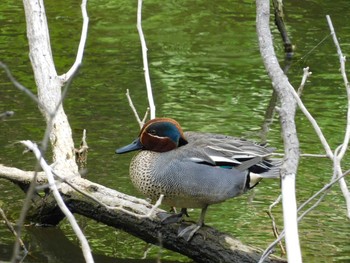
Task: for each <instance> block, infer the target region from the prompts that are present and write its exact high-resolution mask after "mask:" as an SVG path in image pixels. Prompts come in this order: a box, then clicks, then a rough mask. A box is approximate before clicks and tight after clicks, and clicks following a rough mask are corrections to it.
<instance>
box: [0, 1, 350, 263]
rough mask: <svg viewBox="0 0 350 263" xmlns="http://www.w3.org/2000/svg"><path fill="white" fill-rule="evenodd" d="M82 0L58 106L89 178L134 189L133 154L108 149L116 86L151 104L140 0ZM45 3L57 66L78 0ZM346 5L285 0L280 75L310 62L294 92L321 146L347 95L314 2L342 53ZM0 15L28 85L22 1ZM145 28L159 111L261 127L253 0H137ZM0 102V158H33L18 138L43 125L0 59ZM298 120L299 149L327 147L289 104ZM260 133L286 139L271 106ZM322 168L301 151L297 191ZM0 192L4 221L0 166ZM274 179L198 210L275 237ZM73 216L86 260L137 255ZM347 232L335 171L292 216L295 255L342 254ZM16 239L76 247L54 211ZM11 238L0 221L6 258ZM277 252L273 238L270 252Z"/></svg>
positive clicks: (129, 122)
mask: <svg viewBox="0 0 350 263" xmlns="http://www.w3.org/2000/svg"><path fill="white" fill-rule="evenodd" d="M88 5H89V6H88V13H89V17H90V25H89V35H88V41H87V45H86V50H85V54H84V62H83V66H82V68H81V70H80V72H79V74H78V76H77V77H76V78H75V80H74V82H73V84H72V86H71V87H70V89H69V93H68V97H67V99H66V100H65V102H64V106H65V111H66V113H67V115H68V117H69V120H70V124H71V127H72V129H73V133H74V139H75V142H76V145H78V144H79V142H80V138H81V135H82V130H83V129H87V136H88V143H89V146H90V152H89V160H88V175H87V177H88V179H90V180H91V181H94V182H97V183H100V184H102V185H106V186H109V187H111V188H114V189H117V190H118V191H121V192H125V193H128V194H131V195H136V196H139V197H141V195H140V194H139V193H137V191H136V190H135V189H134V188H133V186H132V185H131V182H130V180H129V177H128V165H129V162H130V159H131V157H132V154H128V155H122V156H116V155H115V154H114V150H115V148H117V147H119V146H123V145H125V144H127V143H129V142H131V140H133V139H134V137H136V136H137V134H138V129H139V128H138V124H137V123H136V121H135V119H134V116H133V114H132V112H131V110H130V108H129V106H128V103H127V100H126V97H125V92H126V89H129V90H130V93H131V96H132V99H133V101H134V104H135V105H136V108H137V109H138V111H139V113H140V115H143V113H144V111H145V109H146V107H147V105H148V102H147V99H146V91H145V82H144V76H143V66H142V58H141V49H140V42H139V37H138V34H137V30H136V7H137V1H126V0H123V1H108V0H98V1H91V2H89V4H88ZM46 9H47V14H48V20H49V26H50V34H51V44H52V46H53V54H54V58H55V62H56V67H57V71H58V72H59V74H62V73H64V72H66V71H67V70H68V69H69V67H70V66H71V65H72V63H73V61H74V59H75V54H76V49H77V46H78V41H79V37H80V29H81V15H80V3H79V2H78V1H73V0H68V1H46ZM345 10H350V2H349V1H347V0H341V1H316V0H314V1H290V2H288V1H287V2H285V15H286V22H287V27H288V30H289V32H290V36H291V38H292V42H293V44H294V45H295V47H296V51H295V55H294V58H293V60H292V61H291V65H290V68H289V71H288V77H289V79H290V81H291V83H292V84H293V85H294V86H295V87H298V85H299V83H300V81H301V77H302V72H303V68H304V67H306V66H309V67H310V71H312V72H313V74H312V76H311V77H310V78H309V80H308V82H307V85H306V87H305V90H304V93H303V95H302V99H303V101H304V103H305V105H306V106H307V107H308V109H309V111H310V112H311V113H312V114H313V115H314V117H315V118H316V119H317V121H318V122H319V124H320V126H321V128H322V130H323V132H324V134H325V136H326V138H327V139H328V140H329V143H330V145H331V147H332V149H335V148H336V147H337V146H338V145H339V144H341V143H342V140H343V136H344V128H345V125H346V121H345V120H346V111H347V109H346V105H347V99H346V92H345V88H344V85H343V80H342V78H341V75H340V73H339V60H338V56H337V53H336V49H335V47H334V44H333V41H332V38H331V37H330V35H329V29H328V26H327V22H326V18H325V15H326V14H329V15H331V18H332V20H333V24H334V26H335V29H336V32H337V35H338V38H339V41H340V43H341V47H342V51H343V53H344V54H345V55H347V54H348V53H349V52H350V42H349V39H350V16H347V15H344V11H345ZM0 24H1V27H0V60H1V61H3V62H4V63H6V64H7V65H8V66H9V67H10V69H11V70H12V72H13V75H14V76H15V77H16V78H17V79H18V80H19V81H20V82H21V83H22V84H24V85H25V86H27V87H28V88H30V89H31V90H32V91H33V92H35V83H34V80H33V74H32V69H31V65H30V62H29V59H28V45H27V40H26V32H25V18H24V12H23V7H22V6H21V2H19V1H15V0H4V1H3V3H2V5H0ZM271 27H272V28H273V33H274V39H275V48H276V52H277V54H278V56H279V58H280V62H281V65H283V66H284V65H285V62H284V54H283V46H282V44H281V40H280V36H279V33H278V31H277V29H276V28H275V27H274V25H273V23H272V22H271ZM143 30H144V33H145V36H146V41H147V46H148V56H149V63H150V65H149V66H150V75H151V81H152V86H153V92H154V97H155V98H154V99H155V103H156V106H157V116H167V117H172V118H175V119H177V120H178V121H179V122H180V123H181V124H182V126H183V128H184V130H196V131H203V132H204V131H205V132H217V133H222V134H228V135H234V136H239V137H245V138H249V139H252V140H256V141H260V140H261V139H262V138H263V134H262V132H261V131H262V125H263V123H264V116H265V112H266V109H267V108H268V105H269V101H270V98H271V94H272V88H271V82H270V80H269V78H268V76H267V74H266V72H265V69H264V66H263V63H262V60H261V58H260V54H259V50H258V45H257V37H256V31H255V3H254V2H253V1H244V0H242V1H165V2H163V1H154V0H147V1H145V3H144V9H143ZM6 110H12V111H14V112H15V115H14V116H13V117H12V118H9V119H7V120H6V121H2V122H0V129H1V136H0V146H1V149H2V150H1V153H0V163H2V164H5V165H8V166H15V167H18V168H21V169H28V170H31V169H33V167H34V158H33V156H31V155H30V154H26V155H23V154H22V151H23V148H22V147H21V146H20V145H19V144H17V143H16V142H17V141H19V140H22V139H30V140H34V141H40V140H41V138H42V136H43V132H44V129H45V125H44V122H43V119H42V116H41V114H40V112H39V110H38V108H37V107H36V105H34V103H33V102H32V101H31V100H30V99H29V98H28V97H26V96H25V95H24V94H23V93H21V92H19V91H17V90H16V89H15V88H14V87H13V85H12V84H11V83H10V81H9V80H8V79H7V77H6V76H5V74H4V72H3V71H0V112H4V111H6ZM297 125H298V132H299V138H300V143H301V149H302V152H303V153H315V154H324V152H323V148H322V146H321V144H320V143H319V140H318V138H317V136H316V135H315V133H314V131H313V129H312V127H311V125H310V124H309V122H308V121H307V120H306V118H305V117H304V116H303V115H302V114H301V113H300V112H298V114H297ZM267 142H268V143H269V144H270V145H271V146H273V147H276V148H278V152H283V144H282V141H281V136H280V126H279V121H278V117H277V116H275V117H274V119H273V121H272V124H271V126H270V131H269V133H268V135H267ZM348 160H349V158H348V157H346V160H345V161H344V167H343V169H344V170H346V169H349V167H348V166H347V165H346V164H347V163H348ZM331 176H332V165H331V162H330V161H329V160H327V159H320V158H302V160H301V163H300V167H299V171H298V177H297V198H298V203H299V204H301V203H302V202H303V201H305V200H307V199H308V198H309V197H310V196H311V195H312V194H314V193H315V192H317V191H318V190H319V189H320V188H322V186H323V185H324V184H325V183H327V182H328V181H329V180H330V178H331ZM347 180H348V179H347ZM348 181H349V180H348ZM349 183H350V182H349ZM0 192H1V193H2V194H1V195H0V205H1V207H2V208H3V209H4V211H5V212H6V214H7V216H8V217H9V219H10V220H11V221H13V222H14V221H16V219H17V218H18V215H19V211H20V208H21V205H22V201H23V198H24V196H23V194H22V192H21V191H20V190H19V189H18V188H17V187H16V186H14V185H13V184H11V183H9V182H7V181H4V180H1V181H0ZM279 193H280V188H279V182H278V181H264V182H262V183H261V184H260V185H259V187H257V188H256V189H255V191H254V192H251V193H248V194H246V195H244V196H241V197H238V198H235V199H234V200H229V201H227V202H225V203H223V204H219V205H214V206H211V207H210V209H209V211H208V214H207V217H206V222H207V224H208V225H210V226H213V227H216V228H217V229H219V230H220V231H226V232H228V233H230V234H232V235H234V236H236V237H237V238H239V239H240V240H241V241H243V242H244V243H247V244H250V245H254V246H256V247H260V248H262V249H265V248H266V247H267V246H268V245H269V244H270V243H271V242H272V241H273V240H274V236H273V234H272V231H271V222H270V219H269V217H268V216H267V214H266V211H267V209H268V207H269V205H270V204H271V203H272V202H273V201H274V200H275V199H276V198H277V197H278V195H279ZM198 212H199V211H193V212H191V215H192V216H193V218H197V216H198ZM274 215H275V217H276V221H277V223H278V226H279V228H281V229H282V227H283V220H282V209H281V205H279V206H277V208H276V209H275V210H274ZM77 218H78V220H79V223H80V224H81V226H82V227H83V229H84V232H85V233H86V235H87V237H88V240H89V242H90V245H91V247H92V249H93V251H94V253H95V254H96V255H98V256H96V259H98V260H96V261H97V262H112V261H113V262H115V259H116V258H118V262H145V261H144V260H142V257H143V256H144V252H145V250H146V249H147V246H146V244H145V243H144V242H143V241H140V240H137V239H136V238H134V237H132V236H130V235H128V234H127V233H125V232H123V231H119V230H114V229H111V228H109V227H106V226H103V225H99V224H97V223H96V222H94V221H90V220H86V219H84V218H81V217H79V216H77ZM349 234H350V224H349V220H348V219H347V217H346V207H345V203H344V198H343V197H342V194H341V192H340V189H339V186H338V185H336V186H334V187H333V188H332V189H331V191H330V192H329V194H328V195H327V197H326V198H325V199H324V201H323V202H322V203H321V204H320V205H319V206H318V207H317V208H316V209H315V210H314V211H313V212H311V213H310V214H309V215H308V216H307V217H306V218H305V219H304V220H303V221H301V222H300V239H301V245H302V253H303V258H304V262H349V261H350V239H349ZM24 240H25V241H26V242H27V244H28V246H29V247H30V250H31V256H29V257H28V258H27V259H26V262H69V261H72V262H73V261H74V262H80V261H81V260H82V259H81V254H80V251H79V248H78V247H77V244H78V243H77V240H76V238H75V236H74V234H73V233H72V231H71V230H70V227H69V225H68V224H66V222H65V221H63V222H62V223H61V224H60V228H59V229H33V228H29V227H28V228H27V229H26V231H25V233H24ZM48 240H54V241H55V242H49V241H48ZM12 244H13V236H12V235H11V234H10V233H9V231H8V230H7V229H6V227H5V226H4V224H3V223H0V260H8V259H9V257H10V255H11V251H12ZM57 244H59V245H60V246H59V247H57ZM159 253H161V257H162V259H163V260H169V261H176V262H179V261H189V260H188V259H187V258H186V257H183V256H181V255H179V254H176V253H173V252H169V251H160V250H159V249H158V248H157V247H152V248H151V249H150V250H149V252H148V254H147V256H146V258H147V259H149V260H150V262H154V260H153V259H154V258H156V257H157V256H158V255H159ZM279 253H280V250H279V249H278V250H277V251H276V254H277V255H278V254H279ZM67 254H69V255H70V257H69V258H67ZM122 259H123V260H122Z"/></svg>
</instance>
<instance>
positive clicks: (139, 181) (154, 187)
mask: <svg viewBox="0 0 350 263" xmlns="http://www.w3.org/2000/svg"><path fill="white" fill-rule="evenodd" d="M158 157H159V153H157V152H152V151H141V152H139V153H138V154H136V155H135V156H134V157H133V159H132V160H131V163H130V178H131V181H132V183H133V184H134V186H135V187H136V188H137V189H138V190H139V191H140V192H141V193H142V194H144V195H145V196H146V197H148V198H150V199H152V201H155V200H157V199H158V198H159V196H160V194H166V189H165V187H164V185H161V184H160V182H159V178H158V176H157V174H156V173H155V171H154V169H155V168H154V166H155V165H154V163H155V162H157V160H158Z"/></svg>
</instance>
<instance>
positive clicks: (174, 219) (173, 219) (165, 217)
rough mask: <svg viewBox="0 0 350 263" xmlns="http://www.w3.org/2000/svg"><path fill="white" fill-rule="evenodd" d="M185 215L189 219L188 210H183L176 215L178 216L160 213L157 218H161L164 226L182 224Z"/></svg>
mask: <svg viewBox="0 0 350 263" xmlns="http://www.w3.org/2000/svg"><path fill="white" fill-rule="evenodd" d="M183 215H185V216H187V217H188V214H187V209H186V208H182V209H181V212H180V213H176V214H170V213H167V212H160V213H158V214H157V216H158V217H159V218H160V220H161V222H162V224H164V225H167V224H175V223H178V222H180V221H181V220H182V216H183Z"/></svg>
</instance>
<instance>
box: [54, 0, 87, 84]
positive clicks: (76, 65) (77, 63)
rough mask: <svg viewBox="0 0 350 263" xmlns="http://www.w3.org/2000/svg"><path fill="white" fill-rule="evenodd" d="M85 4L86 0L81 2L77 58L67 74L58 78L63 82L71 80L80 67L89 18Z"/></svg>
mask: <svg viewBox="0 0 350 263" xmlns="http://www.w3.org/2000/svg"><path fill="white" fill-rule="evenodd" d="M86 3H87V0H82V3H81V13H82V16H83V27H82V29H81V36H80V42H79V47H78V52H77V56H76V59H75V62H74V64H73V66H72V67H71V68H70V69H69V70H68V72H67V73H66V74H63V75H62V76H60V78H61V80H62V81H63V82H66V81H67V80H69V79H70V78H72V77H73V76H74V74H75V72H76V71H77V70H78V68H79V67H80V65H81V63H82V60H83V55H84V48H85V43H86V39H87V32H88V27H89V17H88V14H87V10H86Z"/></svg>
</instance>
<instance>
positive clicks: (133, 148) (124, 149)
mask: <svg viewBox="0 0 350 263" xmlns="http://www.w3.org/2000/svg"><path fill="white" fill-rule="evenodd" d="M142 148H143V145H142V144H141V142H140V139H139V138H137V139H136V140H135V141H133V142H132V143H130V144H128V145H126V146H124V147H121V148H119V149H117V150H115V153H118V154H121V153H127V152H132V151H136V150H140V149H142Z"/></svg>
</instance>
